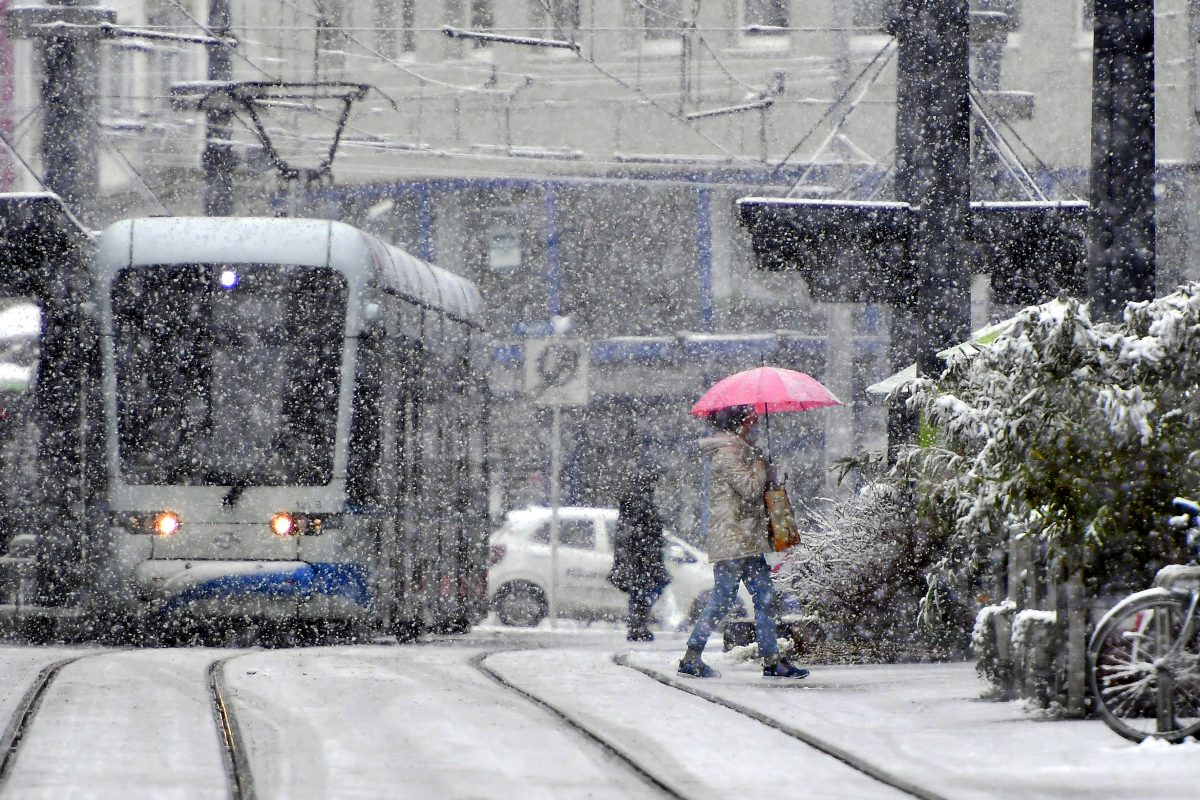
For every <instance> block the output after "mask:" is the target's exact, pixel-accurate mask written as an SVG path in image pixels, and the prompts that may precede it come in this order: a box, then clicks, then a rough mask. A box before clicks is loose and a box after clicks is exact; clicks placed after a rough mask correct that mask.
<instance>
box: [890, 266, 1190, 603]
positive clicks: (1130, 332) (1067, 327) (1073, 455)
mask: <svg viewBox="0 0 1200 800" xmlns="http://www.w3.org/2000/svg"><path fill="white" fill-rule="evenodd" d="M909 390H910V392H911V398H910V402H911V403H912V404H914V405H916V407H918V408H919V409H920V410H921V412H922V413H923V415H924V419H925V422H926V424H927V425H928V426H929V428H930V429H932V431H934V432H935V435H934V437H933V439H934V441H933V442H925V443H924V444H925V446H916V447H913V448H910V449H908V450H907V451H906V452H905V454H904V457H903V459H902V465H903V468H905V469H914V470H916V472H917V473H918V474H919V475H920V476H921V484H922V489H923V493H924V496H925V498H926V501H927V502H928V503H930V506H929V507H930V508H944V509H946V510H947V511H948V513H949V515H950V520H951V523H952V525H953V534H952V536H951V537H950V540H949V541H948V545H949V547H948V551H947V553H946V556H945V558H944V559H943V560H942V563H941V564H940V568H939V570H938V572H939V573H940V574H941V576H942V577H943V578H944V579H945V580H946V581H949V582H950V583H954V582H958V583H959V584H961V583H963V582H964V581H968V580H971V579H972V578H973V577H976V576H977V575H978V572H979V569H980V568H981V566H982V565H983V563H984V562H985V561H986V560H987V558H986V553H987V552H988V551H989V550H991V551H994V550H995V549H996V548H998V547H999V546H1000V545H1001V544H1002V543H1003V542H1005V541H1006V540H1007V538H1008V537H1009V536H1010V534H1015V535H1016V536H1018V537H1032V538H1033V539H1034V540H1035V541H1036V542H1038V543H1040V544H1042V545H1044V546H1045V548H1047V549H1048V551H1049V552H1051V553H1052V554H1053V555H1054V556H1056V557H1057V558H1058V559H1059V560H1060V563H1061V565H1062V567H1063V570H1064V573H1066V574H1074V573H1076V572H1081V573H1082V574H1083V575H1084V576H1085V579H1086V580H1087V581H1088V585H1089V587H1090V589H1091V590H1092V591H1093V593H1100V592H1106V591H1115V590H1121V591H1124V590H1128V589H1131V588H1140V587H1142V586H1145V585H1147V583H1148V581H1149V578H1150V576H1152V575H1153V572H1154V571H1155V570H1156V569H1157V568H1158V567H1159V566H1161V565H1162V564H1164V563H1169V562H1171V561H1172V560H1176V559H1179V558H1182V557H1184V556H1185V553H1183V551H1182V545H1183V543H1182V542H1181V541H1180V537H1178V535H1177V534H1176V533H1174V532H1172V531H1171V530H1170V529H1169V528H1168V526H1167V525H1166V524H1165V518H1166V515H1167V514H1168V513H1169V512H1168V507H1169V503H1170V500H1171V498H1172V497H1174V496H1176V495H1180V494H1183V495H1188V494H1194V493H1195V491H1196V489H1197V487H1198V486H1200V469H1198V467H1200V425H1198V424H1197V423H1200V284H1196V283H1192V284H1188V285H1186V286H1184V287H1181V288H1180V289H1179V290H1178V291H1176V292H1175V293H1173V294H1171V295H1169V296H1166V297H1163V298H1159V299H1156V300H1153V301H1148V302H1141V303H1131V304H1129V305H1128V306H1127V308H1126V310H1125V313H1124V317H1123V319H1122V320H1121V321H1119V322H1116V323H1106V322H1096V321H1093V320H1092V319H1091V317H1090V314H1089V311H1088V306H1087V305H1086V304H1085V303H1083V302H1081V301H1079V300H1075V299H1069V298H1063V299H1060V300H1057V301H1054V302H1052V303H1047V304H1045V305H1041V306H1033V307H1030V308H1026V309H1025V310H1023V311H1022V312H1021V313H1019V314H1018V315H1017V316H1016V318H1015V324H1014V325H1013V326H1012V328H1011V330H1010V331H1009V332H1008V333H1007V334H1005V335H1001V336H999V337H998V338H996V339H995V341H993V342H991V343H989V344H985V345H980V346H979V347H978V348H977V352H975V353H967V354H958V355H954V356H951V358H950V360H949V363H948V365H947V368H946V370H945V371H944V372H943V373H942V374H941V375H940V376H938V377H937V378H923V379H918V380H917V381H915V382H913V383H912V384H910V386H909ZM962 588H965V587H962Z"/></svg>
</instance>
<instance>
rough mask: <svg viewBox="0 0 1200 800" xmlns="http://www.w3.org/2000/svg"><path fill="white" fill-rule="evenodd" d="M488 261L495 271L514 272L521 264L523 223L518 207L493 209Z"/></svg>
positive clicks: (490, 223) (489, 229)
mask: <svg viewBox="0 0 1200 800" xmlns="http://www.w3.org/2000/svg"><path fill="white" fill-rule="evenodd" d="M487 248H488V252H487V263H488V267H489V268H490V269H491V270H492V271H493V272H501V273H504V272H513V271H515V270H517V269H519V268H520V266H521V225H520V219H519V218H518V215H517V209H516V208H514V207H512V206H501V207H499V208H494V209H492V212H491V218H490V219H489V220H488V236H487Z"/></svg>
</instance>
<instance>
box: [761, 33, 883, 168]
mask: <svg viewBox="0 0 1200 800" xmlns="http://www.w3.org/2000/svg"><path fill="white" fill-rule="evenodd" d="M894 44H895V41H894V40H891V39H889V40H888V41H887V42H885V43H884V45H883V47H881V48H879V51H878V52H877V53H875V55H874V56H873V57H872V58H871V60H870V61H868V62H867V64H866V66H864V67H863V68H862V70H861V71H860V72H859V73H858V75H856V76H855V77H854V80H852V81H850V83H849V84H847V85H846V88H845V89H843V90H842V92H841V94H839V95H838V96H837V98H836V99H834V101H833V102H832V103H831V104H830V105H829V108H827V109H826V110H825V113H824V114H822V115H821V118H820V119H818V120H817V121H816V122H815V123H814V124H813V126H812V127H811V128H809V129H808V132H807V133H805V134H804V135H803V136H801V137H800V141H799V142H797V143H796V146H795V147H793V148H792V149H791V150H789V151H788V153H787V155H785V156H784V157H783V158H782V159H780V160H779V163H777V164H776V165H775V167H774V168H773V169H772V170H771V174H772V175H775V174H777V173H778V172H779V171H780V170H781V169H783V167H784V166H785V165H786V164H787V162H788V161H790V160H791V158H792V156H794V155H796V153H797V152H798V151H799V150H800V148H801V147H803V146H804V145H805V143H807V142H808V140H809V139H810V138H811V137H812V135H813V134H814V133H816V132H817V130H818V129H819V128H820V127H821V126H822V125H823V124H825V120H827V119H829V118H830V117H831V116H833V113H834V112H835V111H836V110H837V108H838V106H839V105H841V103H842V101H844V100H845V99H846V98H847V97H848V96H849V95H850V92H852V91H854V87H855V86H857V85H858V82H859V81H861V80H862V79H863V76H865V75H866V74H867V73H868V72H869V71H870V70H871V68H872V67H874V66H875V64H876V62H878V61H879V59H881V58H883V56H884V54H885V53H888V52H890V51H892V46H893V45H894ZM888 60H889V61H890V60H891V56H890V55H889V56H888ZM880 72H881V73H882V69H881V70H880ZM794 188H795V187H793V189H794Z"/></svg>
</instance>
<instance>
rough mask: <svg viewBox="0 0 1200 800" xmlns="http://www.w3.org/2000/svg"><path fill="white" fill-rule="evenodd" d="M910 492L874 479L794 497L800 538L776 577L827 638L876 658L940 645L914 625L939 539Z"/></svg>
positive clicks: (938, 547) (898, 485)
mask: <svg viewBox="0 0 1200 800" xmlns="http://www.w3.org/2000/svg"><path fill="white" fill-rule="evenodd" d="M910 495H911V493H910V491H909V489H908V488H907V486H905V485H903V484H898V483H889V482H886V481H875V482H872V483H868V484H867V485H866V486H864V487H863V488H862V489H860V490H859V491H858V492H857V493H856V494H855V495H853V496H851V497H849V498H846V499H843V500H841V501H839V502H836V503H829V504H827V505H825V506H822V507H819V508H818V507H816V506H812V505H805V504H798V510H799V512H800V513H799V515H798V519H797V524H798V526H799V527H800V529H801V537H800V544H798V545H796V546H795V547H793V548H791V549H789V550H788V551H787V552H786V554H785V556H784V558H783V560H782V561H781V563H780V565H779V567H778V569H777V571H776V574H775V580H776V583H777V585H779V587H780V588H781V590H782V591H783V592H784V593H785V594H786V595H787V596H788V597H789V598H790V599H791V600H792V601H794V602H795V603H797V605H798V610H799V611H800V612H801V613H802V614H804V615H806V616H808V617H809V618H810V619H812V620H814V621H815V623H816V625H817V626H818V627H819V629H820V630H821V631H822V632H823V633H824V635H825V637H826V638H828V639H832V640H836V641H842V642H858V643H861V644H862V645H864V646H866V645H870V649H871V650H872V651H874V652H876V653H877V655H879V656H880V657H883V658H887V657H888V656H889V654H890V655H891V656H892V657H896V656H900V655H903V653H904V651H906V650H911V649H913V648H914V647H916V648H921V649H926V648H928V647H929V646H930V645H938V646H942V645H944V644H945V643H944V642H942V641H940V640H934V641H931V640H930V638H929V637H928V636H919V635H918V631H917V626H916V622H917V617H918V613H919V610H920V605H919V604H920V600H921V598H922V596H923V595H924V594H925V593H926V571H927V568H928V567H929V565H930V564H931V563H932V562H933V561H934V560H935V558H937V553H938V552H939V551H940V547H941V542H940V540H939V539H937V538H936V537H931V536H930V535H929V531H928V528H927V527H926V526H922V525H921V524H919V521H918V520H917V517H916V514H915V513H914V505H913V502H912V500H911V496H910ZM884 651H888V652H884Z"/></svg>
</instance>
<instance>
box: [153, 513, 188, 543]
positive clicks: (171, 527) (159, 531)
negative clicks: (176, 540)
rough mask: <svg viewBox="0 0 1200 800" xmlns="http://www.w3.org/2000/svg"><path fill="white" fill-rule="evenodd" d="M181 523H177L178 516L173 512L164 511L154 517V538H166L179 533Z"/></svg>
mask: <svg viewBox="0 0 1200 800" xmlns="http://www.w3.org/2000/svg"><path fill="white" fill-rule="evenodd" d="M181 525H182V523H181V522H180V521H179V515H178V514H176V513H174V512H173V511H164V512H162V513H161V514H158V515H157V516H155V517H154V527H153V532H154V535H155V536H161V537H162V538H164V539H165V538H167V537H168V536H174V535H175V534H177V533H179V528H180V526H181Z"/></svg>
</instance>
